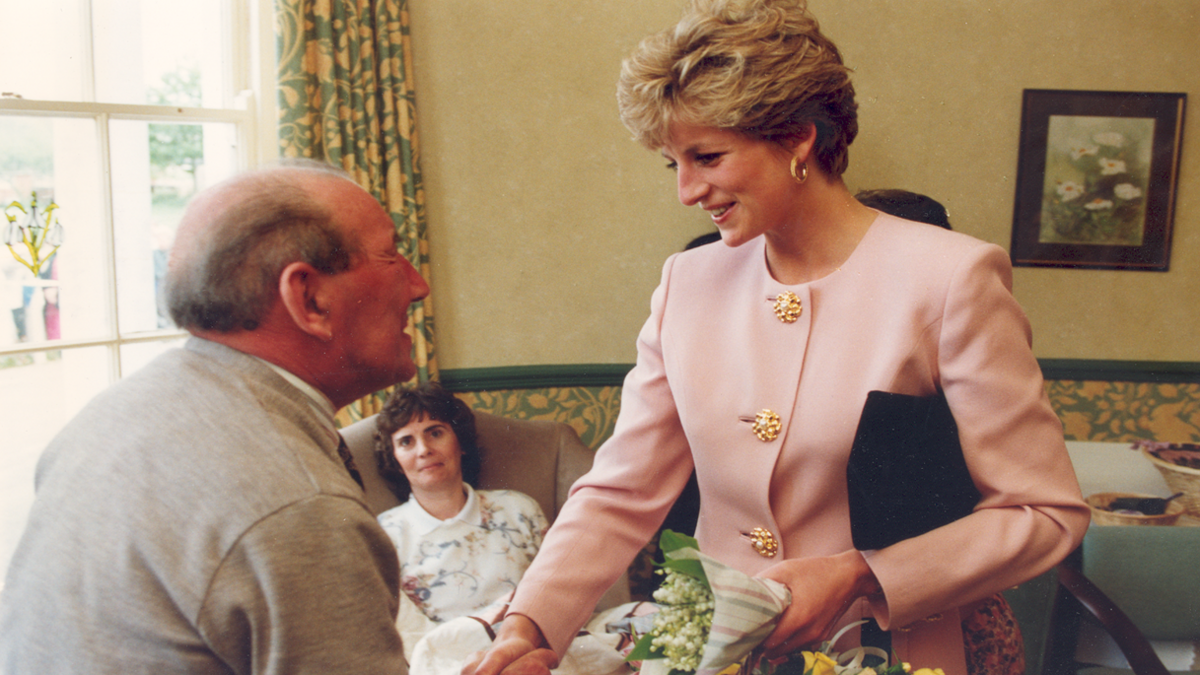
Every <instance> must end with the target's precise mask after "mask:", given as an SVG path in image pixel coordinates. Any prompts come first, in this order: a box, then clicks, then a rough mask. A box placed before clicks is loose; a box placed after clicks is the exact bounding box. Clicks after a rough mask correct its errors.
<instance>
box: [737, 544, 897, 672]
mask: <svg viewBox="0 0 1200 675" xmlns="http://www.w3.org/2000/svg"><path fill="white" fill-rule="evenodd" d="M759 576H761V577H764V578H767V579H774V580H775V581H778V582H780V583H782V584H785V585H786V586H787V587H788V589H789V590H791V592H792V604H791V605H789V606H788V608H787V609H786V610H784V612H783V615H782V616H780V618H779V623H778V624H777V625H776V626H775V630H774V631H773V632H772V633H771V634H770V635H769V636H767V639H766V641H764V642H763V646H764V647H766V649H767V656H768V657H772V658H774V657H777V656H783V655H784V654H790V653H792V652H795V651H796V650H799V649H802V648H804V647H808V646H811V645H816V644H818V643H820V642H821V641H822V640H825V639H828V638H829V636H830V635H832V633H833V628H834V625H835V624H836V622H837V620H838V619H839V618H840V617H841V616H842V614H844V613H845V612H846V609H847V608H848V607H849V606H850V604H851V603H852V602H854V601H855V600H857V599H858V598H861V597H863V596H866V595H870V594H872V593H878V592H879V582H878V581H877V580H876V579H875V574H874V573H873V572H872V571H871V568H870V567H869V566H868V565H867V562H866V560H864V559H863V557H862V554H861V553H859V552H858V551H847V552H845V553H839V554H837V555H833V556H827V557H820V558H799V559H795V560H784V561H783V562H780V563H776V564H775V565H772V566H771V567H768V568H767V569H766V570H765V571H763V573H762V574H760V575H759Z"/></svg>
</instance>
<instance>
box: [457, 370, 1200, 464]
mask: <svg viewBox="0 0 1200 675" xmlns="http://www.w3.org/2000/svg"><path fill="white" fill-rule="evenodd" d="M1041 364H1042V371H1043V373H1044V375H1045V378H1046V392H1047V394H1048V396H1049V397H1050V403H1051V405H1052V406H1053V407H1054V410H1055V412H1057V413H1058V416H1059V419H1061V420H1062V423H1063V430H1064V433H1065V435H1066V437H1067V439H1068V440H1080V441H1110V442H1127V441H1128V442H1131V441H1135V440H1138V439H1142V438H1152V439H1155V440H1162V441H1172V442H1176V443H1200V363H1184V362H1150V361H1087V360H1074V359H1053V360H1051V359H1047V360H1043V361H1041ZM630 368H632V366H631V365H628V364H582V365H553V366H514V367H503V368H476V369H461V370H443V371H442V372H441V381H442V384H443V385H445V386H446V387H447V388H448V389H450V390H451V391H454V392H456V393H458V394H459V395H460V397H462V398H463V399H464V400H466V401H467V403H468V404H469V405H470V406H471V407H472V408H474V409H476V410H484V411H487V412H491V413H494V414H497V415H504V416H507V417H514V418H518V419H540V420H554V421H559V422H565V423H567V424H569V425H571V426H572V427H574V428H575V430H576V431H577V432H578V433H579V435H580V437H581V438H582V440H583V442H584V443H586V444H587V445H588V446H590V447H592V448H596V447H598V446H599V444H600V443H601V442H602V441H604V439H606V438H608V436H609V435H610V434H611V433H612V425H613V423H614V422H615V420H616V416H617V413H618V412H619V410H620V388H621V384H622V383H623V381H624V377H625V375H626V373H627V372H628V371H629V369H630Z"/></svg>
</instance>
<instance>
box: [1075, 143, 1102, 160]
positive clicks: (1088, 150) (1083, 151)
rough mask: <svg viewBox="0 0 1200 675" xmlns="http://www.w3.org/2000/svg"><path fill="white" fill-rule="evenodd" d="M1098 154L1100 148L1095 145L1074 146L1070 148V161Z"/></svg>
mask: <svg viewBox="0 0 1200 675" xmlns="http://www.w3.org/2000/svg"><path fill="white" fill-rule="evenodd" d="M1097 152H1100V148H1099V147H1098V146H1095V145H1076V146H1074V147H1072V148H1071V159H1074V160H1078V159H1080V158H1081V157H1086V156H1088V155H1094V154H1096V153H1097Z"/></svg>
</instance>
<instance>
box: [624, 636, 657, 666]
mask: <svg viewBox="0 0 1200 675" xmlns="http://www.w3.org/2000/svg"><path fill="white" fill-rule="evenodd" d="M653 639H654V636H653V635H652V634H650V633H646V634H644V635H642V637H640V638H638V641H637V643H635V644H634V645H633V649H631V650H629V656H626V657H625V660H626V661H648V660H650V659H665V658H667V655H666V654H664V653H663V652H652V651H650V642H651V641H652V640H653Z"/></svg>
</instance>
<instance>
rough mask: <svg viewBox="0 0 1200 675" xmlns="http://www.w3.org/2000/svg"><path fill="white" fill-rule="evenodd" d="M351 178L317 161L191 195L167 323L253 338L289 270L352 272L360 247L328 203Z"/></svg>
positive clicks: (175, 251)
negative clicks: (294, 266)
mask: <svg viewBox="0 0 1200 675" xmlns="http://www.w3.org/2000/svg"><path fill="white" fill-rule="evenodd" d="M349 180H350V179H349V177H348V176H346V175H345V174H344V173H342V172H340V171H339V170H337V169H335V168H333V167H330V166H329V165H325V164H320V163H316V162H307V163H303V164H294V165H283V166H276V167H271V168H267V169H261V170H258V171H252V172H249V173H245V174H242V175H240V176H237V177H235V178H233V179H230V180H228V181H226V182H224V183H221V184H219V185H216V186H214V187H212V188H210V189H208V190H205V191H204V192H202V193H200V194H199V195H197V196H196V197H195V198H194V199H193V200H192V201H191V202H190V203H189V204H188V208H187V210H186V211H185V212H184V215H183V219H182V221H181V222H180V225H179V230H178V233H177V234H176V238H175V244H174V245H173V246H172V248H171V256H170V262H169V263H168V267H167V275H166V290H165V295H166V300H167V307H168V309H169V311H170V313H171V318H172V319H173V320H174V321H175V324H176V325H177V326H179V327H180V328H184V329H187V330H192V331H197V330H200V331H215V332H218V333H231V332H234V331H253V330H255V329H256V328H258V326H259V325H260V324H261V322H262V320H263V316H264V314H265V312H267V310H269V309H270V307H271V305H272V304H273V303H274V302H275V301H276V299H277V297H278V290H279V277H280V273H281V272H282V271H283V269H284V267H286V266H287V265H288V264H289V263H292V262H297V261H299V262H305V263H308V264H310V265H312V266H313V267H314V268H316V269H317V270H319V271H321V272H323V273H326V274H336V273H338V272H342V271H344V270H346V269H348V268H349V267H350V266H351V258H352V256H353V254H354V253H355V252H357V251H358V250H359V249H360V245H359V242H358V241H355V240H351V239H350V237H348V236H347V233H345V232H343V231H342V230H341V228H339V227H337V225H336V224H335V222H334V213H333V210H332V208H331V207H330V204H329V202H328V200H327V199H323V197H325V196H326V195H327V194H328V193H329V189H328V188H329V186H330V184H332V183H337V182H347V181H349Z"/></svg>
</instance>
